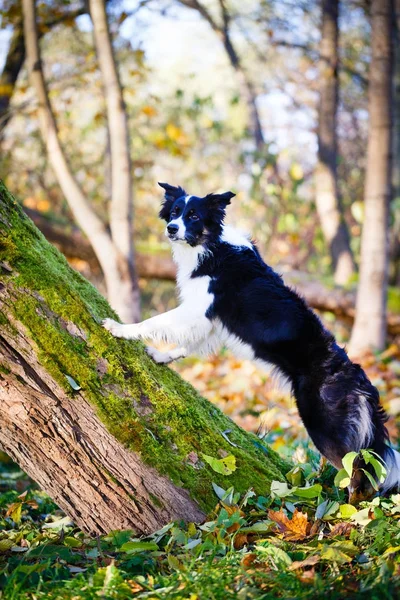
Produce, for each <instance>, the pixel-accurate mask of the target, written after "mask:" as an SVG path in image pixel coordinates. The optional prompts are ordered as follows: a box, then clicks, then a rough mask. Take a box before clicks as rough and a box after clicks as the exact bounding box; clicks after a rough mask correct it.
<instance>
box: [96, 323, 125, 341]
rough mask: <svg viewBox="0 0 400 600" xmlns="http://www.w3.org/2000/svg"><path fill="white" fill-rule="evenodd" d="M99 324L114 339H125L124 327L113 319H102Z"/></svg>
mask: <svg viewBox="0 0 400 600" xmlns="http://www.w3.org/2000/svg"><path fill="white" fill-rule="evenodd" d="M101 324H102V325H103V327H104V329H107V331H109V332H110V333H111V334H112V335H113V336H114V337H125V336H124V333H123V328H124V325H121V323H117V321H114V320H113V319H103V320H102V322H101Z"/></svg>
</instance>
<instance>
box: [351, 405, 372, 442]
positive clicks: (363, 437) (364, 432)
mask: <svg viewBox="0 0 400 600" xmlns="http://www.w3.org/2000/svg"><path fill="white" fill-rule="evenodd" d="M358 398H359V401H360V404H359V411H358V417H359V418H358V420H357V422H356V423H355V426H356V431H357V436H358V443H359V445H360V446H359V447H360V448H369V445H370V443H371V442H372V440H373V439H374V426H373V423H372V419H371V413H370V410H369V408H368V406H369V403H368V399H367V398H366V397H365V396H364V395H363V394H360V395H359V396H358Z"/></svg>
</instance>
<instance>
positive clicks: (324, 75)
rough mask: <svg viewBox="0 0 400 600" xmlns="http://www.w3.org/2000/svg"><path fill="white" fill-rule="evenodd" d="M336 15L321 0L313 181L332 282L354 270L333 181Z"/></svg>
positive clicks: (334, 1) (334, 0) (333, 4)
mask: <svg viewBox="0 0 400 600" xmlns="http://www.w3.org/2000/svg"><path fill="white" fill-rule="evenodd" d="M338 17H339V0H322V23H321V41H320V57H319V82H320V83H319V95H320V98H319V109H318V164H317V168H316V174H315V184H316V204H317V210H318V216H319V219H320V222H321V227H322V231H323V233H324V236H325V239H326V241H327V243H328V246H329V250H330V254H331V258H332V264H333V270H334V277H335V281H336V283H338V284H344V283H346V282H347V281H348V280H349V278H350V276H351V275H352V274H353V273H354V260H353V255H352V252H351V249H350V241H349V234H348V230H347V227H346V223H345V221H344V218H343V210H342V207H341V203H340V198H339V191H338V181H337V131H336V129H337V123H336V121H337V107H338V94H339V84H338V38H339V27H338Z"/></svg>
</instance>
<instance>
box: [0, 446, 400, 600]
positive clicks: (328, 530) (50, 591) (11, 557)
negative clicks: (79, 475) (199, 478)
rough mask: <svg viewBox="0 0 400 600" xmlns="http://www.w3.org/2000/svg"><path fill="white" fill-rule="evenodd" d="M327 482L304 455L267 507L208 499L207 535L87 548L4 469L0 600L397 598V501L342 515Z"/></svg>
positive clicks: (182, 532) (107, 539) (126, 538)
mask: <svg viewBox="0 0 400 600" xmlns="http://www.w3.org/2000/svg"><path fill="white" fill-rule="evenodd" d="M293 449H294V448H293ZM334 475H335V470H334V469H333V468H332V467H329V466H327V465H326V464H324V463H323V462H322V463H321V462H320V461H319V457H318V455H317V454H316V453H313V452H311V451H309V453H308V462H306V463H302V464H299V465H296V466H294V467H293V469H292V470H291V471H290V473H289V474H288V481H287V483H286V484H282V483H281V482H280V483H279V482H277V483H276V485H273V486H272V493H271V495H268V496H265V497H263V496H257V495H255V494H254V492H252V491H251V490H249V491H248V493H247V494H245V495H240V494H237V493H235V492H234V490H233V489H230V490H229V489H228V490H222V489H221V488H218V487H215V488H214V495H215V503H216V506H215V509H214V510H213V511H212V512H211V513H210V514H209V515H208V517H207V519H206V521H205V522H204V523H203V524H193V523H190V524H184V523H183V522H181V523H180V522H175V523H169V524H168V525H166V526H165V527H164V528H163V529H161V530H160V531H158V532H154V533H153V534H152V535H150V536H148V537H147V538H142V539H137V538H135V537H134V534H133V532H132V531H114V532H110V534H109V535H107V536H104V537H101V538H91V537H89V536H87V535H85V534H84V533H83V532H82V531H80V530H79V529H77V528H76V527H74V524H73V523H72V522H70V521H69V519H68V518H66V517H65V515H64V514H63V513H62V512H61V511H60V510H59V509H58V508H57V506H56V505H55V504H54V503H53V502H52V501H51V500H50V499H49V498H48V496H46V494H44V493H43V492H42V491H40V490H38V489H37V486H35V485H34V484H33V482H31V481H30V480H29V479H27V477H26V476H25V475H24V474H23V473H22V472H21V471H20V470H19V469H18V467H17V466H16V465H14V464H13V463H10V462H3V463H1V477H0V486H1V488H0V489H1V490H2V493H1V495H0V569H1V571H0V573H1V574H0V586H1V589H2V592H1V598H2V599H4V600H22V599H27V600H28V599H29V600H37V599H40V598H46V599H54V600H58V599H65V600H69V599H70V600H78V599H83V600H89V599H93V600H94V599H96V600H97V599H98V598H107V599H108V598H114V599H117V600H124V599H127V598H135V599H136V598H137V599H144V598H147V599H158V598H165V599H171V600H172V599H179V600H183V599H188V600H200V599H207V600H214V599H215V600H217V599H218V600H219V599H221V600H225V599H226V600H228V599H230V598H232V599H234V598H235V599H236V598H239V599H243V600H247V599H252V598H259V599H268V598H271V599H272V598H285V599H297V598H313V599H314V598H325V599H337V600H339V599H340V600H341V599H342V598H354V599H356V598H368V599H375V598H376V599H379V600H384V599H386V598H397V597H398V596H399V594H400V579H399V577H398V575H399V574H400V527H399V515H400V495H394V496H392V497H391V498H388V499H385V498H380V497H376V498H374V499H373V500H372V501H370V502H363V503H361V504H360V505H359V506H358V507H357V508H354V507H350V508H349V505H348V504H347V502H346V495H345V492H344V491H343V490H341V489H340V488H336V487H335V486H334V485H333V478H334ZM293 482H295V483H296V486H294V485H293ZM22 489H25V491H24V492H22V494H21V490H22Z"/></svg>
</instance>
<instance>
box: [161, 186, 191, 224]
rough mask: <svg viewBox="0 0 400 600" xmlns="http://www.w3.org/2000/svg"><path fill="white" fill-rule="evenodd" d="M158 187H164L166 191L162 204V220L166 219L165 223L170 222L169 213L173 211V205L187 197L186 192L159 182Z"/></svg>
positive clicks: (180, 188)
mask: <svg viewBox="0 0 400 600" xmlns="http://www.w3.org/2000/svg"><path fill="white" fill-rule="evenodd" d="M158 185H159V186H160V187H162V188H163V190H165V196H164V202H163V203H162V206H161V210H160V213H159V216H160V218H161V219H164V221H168V219H169V213H170V211H171V207H172V205H173V203H174V202H175V200H177V199H178V198H181V197H182V196H186V192H185V190H184V189H183V188H182V187H180V186H178V187H175V186H173V185H169V183H160V182H158Z"/></svg>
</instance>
